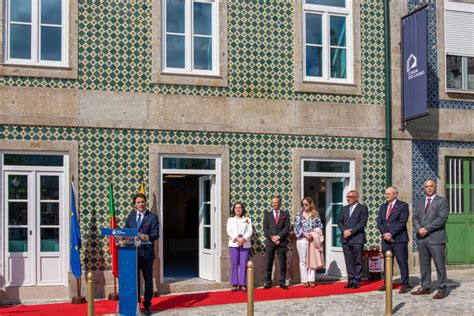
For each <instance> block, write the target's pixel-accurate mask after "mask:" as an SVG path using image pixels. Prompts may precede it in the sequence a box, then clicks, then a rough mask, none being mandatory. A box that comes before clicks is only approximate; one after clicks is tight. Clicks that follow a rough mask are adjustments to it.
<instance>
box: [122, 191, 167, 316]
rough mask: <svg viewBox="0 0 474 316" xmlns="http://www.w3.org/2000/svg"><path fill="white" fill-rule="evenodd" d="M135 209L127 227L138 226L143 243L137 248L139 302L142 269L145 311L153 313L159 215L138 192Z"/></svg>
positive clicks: (128, 219)
mask: <svg viewBox="0 0 474 316" xmlns="http://www.w3.org/2000/svg"><path fill="white" fill-rule="evenodd" d="M133 206H134V207H135V210H134V211H133V212H131V213H130V215H128V217H127V222H126V224H125V228H136V229H137V230H138V235H137V236H138V238H140V239H141V241H142V243H141V244H140V246H139V247H138V248H137V278H138V281H137V284H138V302H139V303H140V271H141V273H142V275H143V279H144V280H145V295H144V296H145V300H144V301H143V307H144V308H145V313H147V314H149V313H151V310H150V307H151V297H152V295H153V260H154V259H155V252H154V245H153V242H154V241H155V240H157V239H158V237H160V224H159V221H158V217H157V216H156V215H155V214H153V213H152V212H150V211H149V210H148V209H147V208H146V196H145V195H144V194H142V193H138V194H136V195H135V196H134V197H133Z"/></svg>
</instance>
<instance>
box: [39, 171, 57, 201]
mask: <svg viewBox="0 0 474 316" xmlns="http://www.w3.org/2000/svg"><path fill="white" fill-rule="evenodd" d="M40 182H41V189H40V190H41V200H59V177H58V176H41V180H40Z"/></svg>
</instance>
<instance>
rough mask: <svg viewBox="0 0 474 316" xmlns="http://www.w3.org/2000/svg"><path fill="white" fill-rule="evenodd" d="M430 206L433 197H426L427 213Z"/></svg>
mask: <svg viewBox="0 0 474 316" xmlns="http://www.w3.org/2000/svg"><path fill="white" fill-rule="evenodd" d="M430 206H431V198H427V199H426V207H425V213H426V211H427V210H428V209H429V208H430Z"/></svg>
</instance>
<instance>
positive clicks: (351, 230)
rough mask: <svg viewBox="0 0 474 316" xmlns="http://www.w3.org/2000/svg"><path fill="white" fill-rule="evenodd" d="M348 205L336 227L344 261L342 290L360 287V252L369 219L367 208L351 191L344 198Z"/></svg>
mask: <svg viewBox="0 0 474 316" xmlns="http://www.w3.org/2000/svg"><path fill="white" fill-rule="evenodd" d="M346 199H347V203H348V205H346V206H344V207H343V208H342V212H341V216H340V218H339V220H338V221H337V226H338V227H339V230H340V231H341V234H342V235H341V242H342V251H343V253H344V260H345V261H346V271H347V281H348V282H347V284H346V285H345V286H344V288H346V289H348V288H354V289H357V288H359V287H360V280H361V277H362V252H363V250H364V244H365V241H366V240H365V225H367V219H368V217H369V211H368V209H367V206H365V205H363V204H359V193H358V192H357V191H355V190H351V191H349V192H348V193H347V196H346Z"/></svg>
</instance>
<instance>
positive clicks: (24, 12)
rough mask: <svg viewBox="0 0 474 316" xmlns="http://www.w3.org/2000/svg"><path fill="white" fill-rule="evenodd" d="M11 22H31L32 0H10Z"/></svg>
mask: <svg viewBox="0 0 474 316" xmlns="http://www.w3.org/2000/svg"><path fill="white" fill-rule="evenodd" d="M10 5H11V8H10V21H11V22H31V0H11V1H10Z"/></svg>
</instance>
